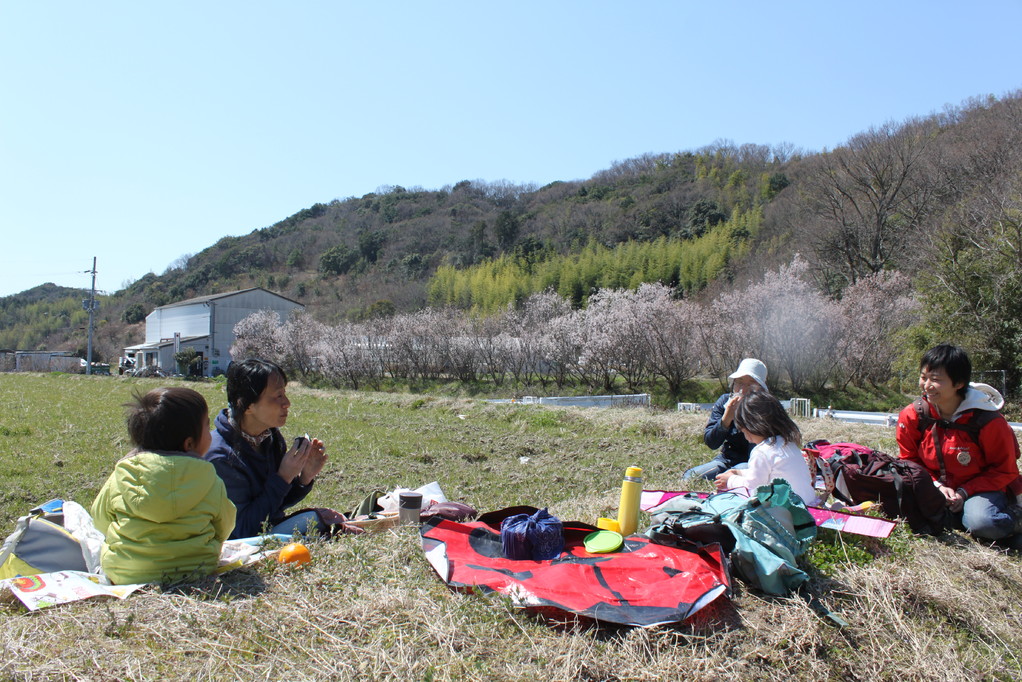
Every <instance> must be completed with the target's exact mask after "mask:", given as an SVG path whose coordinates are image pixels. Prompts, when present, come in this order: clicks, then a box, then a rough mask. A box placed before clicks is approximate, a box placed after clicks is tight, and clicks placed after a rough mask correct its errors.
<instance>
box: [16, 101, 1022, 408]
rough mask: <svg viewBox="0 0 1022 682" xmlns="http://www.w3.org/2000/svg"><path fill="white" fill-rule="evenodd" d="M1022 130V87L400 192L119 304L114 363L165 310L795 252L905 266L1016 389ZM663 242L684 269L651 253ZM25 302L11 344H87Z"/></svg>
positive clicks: (363, 310)
mask: <svg viewBox="0 0 1022 682" xmlns="http://www.w3.org/2000/svg"><path fill="white" fill-rule="evenodd" d="M1020 138H1022V93H1019V92H1015V93H1011V94H1009V95H1006V96H1004V97H1001V98H994V97H989V98H984V99H976V100H971V101H967V102H965V103H963V104H962V105H960V106H953V107H948V108H947V109H946V110H944V111H942V112H939V113H934V114H931V115H928V116H922V117H917V118H912V119H909V120H906V121H902V122H887V123H883V124H879V125H876V126H874V127H872V128H870V129H868V130H866V131H863V132H860V133H858V134H855V135H853V136H852V137H851V138H849V140H848V141H847V142H846V143H844V144H842V145H841V146H839V147H837V148H835V149H833V150H824V151H823V152H819V153H808V152H805V151H803V150H798V149H794V148H792V147H791V146H790V145H783V144H782V145H776V146H767V145H757V144H734V143H732V142H729V141H718V142H715V143H713V144H711V145H709V146H707V147H705V148H702V149H698V150H695V151H684V152H676V153H662V154H646V155H643V156H640V157H637V158H634V159H629V160H625V161H622V162H619V163H615V164H613V165H612V166H611V167H610V168H608V169H606V170H604V171H601V172H599V173H596V174H595V175H593V176H592V177H591V178H589V179H586V180H576V181H566V182H554V183H551V184H549V185H546V186H544V187H538V188H537V187H534V186H521V185H513V184H511V183H507V182H483V181H469V180H464V181H461V182H458V183H456V184H453V185H451V186H447V187H443V188H440V189H436V190H425V189H420V188H411V189H406V188H403V187H383V188H380V189H379V190H378V191H377V192H374V193H370V194H367V195H365V196H363V197H358V198H356V197H350V198H347V199H336V200H333V201H329V202H326V203H319V204H315V205H313V206H311V207H309V208H305V209H302V210H301V211H298V212H297V213H295V214H294V215H292V216H290V217H288V218H286V219H284V220H281V221H279V222H277V223H275V224H273V225H270V226H269V227H264V228H260V229H256V230H254V231H253V232H251V233H250V234H248V235H245V236H241V237H224V238H222V239H220V240H219V241H218V242H217V243H216V244H214V245H212V246H211V247H209V248H208V249H205V250H204V251H202V252H201V253H198V254H195V255H190V256H185V257H182V258H181V259H179V260H178V261H177V262H175V263H174V265H173V266H172V267H170V268H169V269H168V270H167V271H166V272H164V273H163V274H161V275H156V274H153V273H150V274H148V275H146V276H144V277H142V278H141V279H139V280H138V281H137V282H135V283H133V284H131V285H130V286H128V287H127V288H126V289H124V290H122V291H120V292H116V293H115V294H113V295H111V296H108V297H105V298H104V300H103V306H102V307H101V310H100V315H99V319H97V329H98V330H99V331H98V332H97V334H98V335H99V339H98V341H97V348H98V349H99V352H100V355H101V358H99V359H103V357H106V358H109V357H111V356H113V355H116V354H117V353H118V352H119V349H120V347H123V346H124V345H127V344H130V343H136V342H138V341H140V340H141V337H142V327H141V324H140V323H139V320H141V319H144V316H145V314H147V313H148V312H150V311H151V310H152V309H153V308H154V307H156V306H158V305H163V304H166V303H170V302H173V301H177V300H182V299H185V298H189V297H192V296H197V295H207V294H211V293H217V292H223V291H229V290H234V289H240V288H245V287H249V286H264V287H266V288H268V289H271V290H273V291H277V292H279V293H281V294H283V295H285V296H288V297H291V298H293V299H296V300H298V301H301V302H302V303H304V304H305V305H306V306H307V309H308V311H309V312H310V313H311V315H312V316H313V317H314V318H315V319H316V320H319V321H320V322H321V323H323V324H327V325H337V324H338V323H340V322H342V321H349V322H361V321H366V320H369V319H371V318H373V317H374V316H379V315H387V314H390V313H394V312H396V313H404V314H409V313H412V312H414V311H416V310H421V309H422V308H423V307H424V306H425V305H427V304H428V303H429V302H430V301H431V300H432V302H433V303H434V305H439V304H441V303H442V304H445V305H457V306H462V307H464V308H466V309H472V308H475V309H476V311H477V312H483V311H489V312H491V313H492V312H494V311H499V310H503V306H505V305H508V304H511V305H522V304H523V302H524V301H525V300H526V299H527V298H528V296H530V295H531V294H534V293H536V292H542V291H545V290H547V288H552V289H553V290H554V291H555V292H558V294H559V295H561V296H562V297H564V298H566V299H567V300H569V301H570V302H571V303H572V304H574V305H584V304H585V303H586V302H587V301H588V300H589V299H590V298H591V296H592V294H593V292H594V291H596V290H598V289H601V288H630V289H634V288H635V287H636V286H637V285H638V284H639V283H640V282H649V281H651V280H652V281H656V282H660V283H662V284H664V285H666V286H668V287H671V288H672V289H673V295H674V296H675V297H679V298H692V299H695V300H696V301H703V302H705V301H708V300H712V299H713V298H714V297H717V296H719V295H721V294H723V293H724V292H727V291H729V290H731V289H733V288H735V287H739V288H741V287H744V286H745V285H746V284H747V283H748V282H750V281H754V280H756V279H758V278H759V277H760V276H761V275H762V274H763V273H764V272H766V271H768V270H776V269H777V268H778V267H779V266H781V265H786V264H789V263H790V262H791V260H792V257H793V255H794V253H795V252H796V251H797V252H799V253H800V254H801V255H802V257H803V258H804V259H805V261H806V267H807V273H808V274H807V276H808V278H809V281H810V282H811V283H812V284H813V286H814V287H815V288H816V289H817V290H818V291H819V292H820V293H821V295H824V296H825V297H828V298H829V299H830V300H834V301H838V302H839V301H841V300H842V297H843V296H844V295H845V291H846V290H847V289H848V288H849V287H851V286H853V285H855V284H857V283H858V282H859V281H860V280H862V279H863V278H866V277H870V276H872V275H875V274H877V273H884V272H898V273H901V274H902V275H904V276H905V278H906V279H905V280H904V281H905V285H904V288H905V292H906V293H913V294H914V295H916V296H917V297H918V299H919V301H920V302H921V303H922V308H921V315H922V318H921V322H920V324H919V325H918V326H917V327H916V328H915V330H914V331H913V332H912V333H911V334H909V338H910V339H911V343H912V344H913V345H914V346H916V347H917V348H922V347H923V346H925V345H926V344H928V343H931V342H933V341H936V340H943V339H948V340H953V341H955V342H957V343H961V344H963V345H965V346H966V347H968V348H969V350H970V351H971V352H972V353H973V354H974V357H975V359H976V360H977V363H978V364H982V365H984V366H986V367H989V368H997V369H1004V370H1006V371H1007V372H1008V373H1009V388H1014V387H1017V386H1018V379H1019V373H1018V367H1019V365H1020V364H1022V332H1020V331H1019V330H1020V329H1022V281H1020V278H1022V268H1020V265H1022V264H1020V262H1019V261H1020V258H1022V256H1020V253H1022V219H1020V214H1022V199H1020V197H1022V144H1020V143H1022V139H1020ZM741 221H745V222H747V223H749V225H748V226H746V227H744V228H742V227H741V226H739V225H738V223H739V222H741ZM651 244H657V245H659V248H660V250H661V251H666V252H670V253H671V254H672V255H671V258H672V259H676V260H672V262H670V263H665V262H658V261H657V260H656V259H655V258H651V257H646V256H642V255H640V254H641V253H642V252H643V251H646V253H647V254H648V253H650V252H651V250H650V245H651ZM101 262H102V259H101ZM429 291H432V299H430V297H429V296H430V294H429ZM27 293H29V292H26V294H27ZM53 295H54V296H57V295H58V294H57V293H55V292H54V293H53ZM65 297H66V296H65ZM80 298H81V296H80V295H75V299H76V300H75V305H78V304H79V302H80ZM50 300H51V302H52V301H54V300H56V299H50ZM26 301H28V298H27V297H26V298H23V295H18V296H14V297H7V298H6V299H3V300H2V301H0V316H2V320H0V330H2V333H3V334H4V336H3V337H2V338H0V345H2V346H10V347H22V348H33V347H48V348H51V349H68V345H70V344H73V347H79V346H80V345H81V343H80V340H81V331H80V329H77V327H78V326H79V323H78V321H77V320H71V319H68V322H67V323H66V324H62V326H60V327H57V326H55V325H52V324H44V323H43V320H42V315H43V312H45V311H42V310H41V309H40V308H36V309H34V310H31V311H29V312H28V315H27V316H26V315H22V314H21V313H22V312H25V310H24V309H25V308H26V307H27V306H28V303H27V302H26ZM31 302H33V303H35V302H38V301H36V300H35V298H32V300H31Z"/></svg>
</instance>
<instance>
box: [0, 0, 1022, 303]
mask: <svg viewBox="0 0 1022 682" xmlns="http://www.w3.org/2000/svg"><path fill="white" fill-rule="evenodd" d="M1019 26H1022V2H1018V0H1012V1H1004V0H1002V1H1000V2H997V1H994V2H983V3H977V4H974V5H972V6H970V7H969V9H966V6H965V5H962V4H961V3H951V2H943V1H939V0H938V1H929V2H916V1H907V2H874V1H872V0H868V1H865V2H857V3H835V2H820V1H819V0H817V1H815V2H788V3H763V2H728V3H708V2H698V3H697V2H681V1H680V0H679V1H676V2H663V1H650V2H630V3H626V2H603V1H600V0H589V1H587V2H575V1H571V2H550V1H549V0H547V1H546V2H534V1H532V0H523V1H519V2H514V3H497V2H431V3H427V2H388V3H384V2H362V3H354V2H342V1H340V0H335V1H333V2H314V1H309V2H294V3H283V2H262V1H258V0H255V1H247V2H235V1H231V0H227V1H217V2H191V1H185V2H174V3H169V2H166V3H157V2H144V3H140V2H130V3H129V2H101V3H83V2H80V1H78V2H65V1H59V0H58V1H54V2H16V1H13V0H0V230H2V234H3V243H4V248H3V249H2V251H0V296H5V295H9V294H12V293H17V292H20V291H23V290H25V289H29V288H31V287H33V286H36V285H38V284H42V283H44V282H55V283H57V284H61V285H65V286H79V287H88V286H89V284H90V276H89V275H88V274H86V273H85V271H87V270H89V269H90V268H91V265H92V258H93V256H96V257H97V258H98V263H97V265H98V276H97V280H96V283H97V287H98V288H99V289H101V290H104V291H108V292H113V291H116V290H118V289H121V288H122V287H123V286H124V285H125V284H126V283H129V282H131V281H134V280H136V279H138V278H139V277H141V276H143V275H144V274H146V273H147V272H150V271H152V272H156V273H157V274H159V273H162V272H163V271H164V270H165V269H166V268H167V267H168V265H170V264H171V263H172V262H174V261H176V260H178V259H179V258H180V257H181V256H183V255H186V254H192V253H196V252H198V251H201V250H202V249H204V248H206V247H208V246H210V245H212V244H214V243H215V242H216V241H217V240H218V239H219V238H220V237H222V236H225V235H241V234H246V233H248V232H251V231H252V230H255V229H258V228H261V227H266V226H268V225H271V224H273V223H275V222H276V221H278V220H280V219H282V218H285V217H287V216H289V215H291V214H293V213H295V212H296V211H298V210H300V209H302V208H305V207H308V206H310V205H312V204H314V203H316V202H329V201H331V200H333V199H344V198H346V197H350V196H361V195H363V194H366V193H368V192H372V191H374V190H375V189H377V188H378V187H381V186H386V185H402V186H404V187H424V188H430V189H432V188H439V187H443V186H445V185H452V184H454V183H456V182H458V181H460V180H465V179H468V180H475V179H482V180H488V181H495V180H508V181H511V182H515V183H538V184H545V183H547V182H551V181H553V180H575V179H584V178H588V177H590V176H591V175H592V174H593V173H595V172H597V171H599V170H602V169H604V168H607V167H609V166H610V165H611V164H612V163H613V162H614V161H620V160H624V159H628V158H632V157H635V156H639V155H641V154H644V153H647V152H653V153H661V152H675V151H682V150H694V149H698V148H700V147H703V146H705V145H708V144H710V143H712V142H714V141H715V140H718V139H729V140H732V141H734V142H736V143H738V144H742V143H746V142H752V143H757V144H767V145H775V144H779V143H784V142H787V143H791V144H793V145H795V146H796V147H800V148H803V149H805V150H807V151H818V150H820V149H823V148H826V147H835V146H838V145H840V144H841V143H842V142H844V141H846V140H847V139H848V138H849V137H851V136H852V135H854V134H856V133H858V132H861V131H862V130H865V129H867V128H869V127H870V126H871V125H879V124H882V123H884V122H886V121H891V120H893V121H902V120H904V119H906V118H908V117H910V116H916V115H926V114H929V113H932V112H935V111H939V110H941V109H943V108H944V107H945V106H946V105H949V104H950V105H958V104H961V103H962V102H963V101H964V100H966V99H968V98H970V97H975V96H983V97H985V96H987V95H995V96H1000V95H1004V94H1006V93H1009V92H1012V91H1015V90H1017V89H1019V88H1022V69H1020V68H1019V66H1020V63H1022V59H1020V58H1019V56H1018V53H1017V43H1018V37H1017V32H1018V27H1019Z"/></svg>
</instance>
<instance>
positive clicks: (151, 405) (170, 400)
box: [125, 387, 209, 452]
mask: <svg viewBox="0 0 1022 682" xmlns="http://www.w3.org/2000/svg"><path fill="white" fill-rule="evenodd" d="M132 398H133V400H132V402H130V403H128V404H127V405H126V406H125V407H127V408H128V418H127V422H128V435H129V436H130V437H131V442H132V443H134V444H135V446H136V447H139V448H142V449H143V450H164V451H171V452H176V451H181V450H184V444H185V441H186V440H188V439H189V438H193V439H196V441H198V440H199V439H201V438H202V429H203V427H204V425H205V421H204V418H206V417H209V407H208V406H207V405H206V399H205V398H203V397H202V395H201V394H200V393H198V392H196V391H193V390H192V389H190V388H176V387H175V388H154V389H153V390H151V391H149V392H148V393H146V394H145V395H139V394H138V393H136V394H135V395H134V396H132Z"/></svg>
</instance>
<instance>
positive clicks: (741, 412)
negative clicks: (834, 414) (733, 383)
mask: <svg viewBox="0 0 1022 682" xmlns="http://www.w3.org/2000/svg"><path fill="white" fill-rule="evenodd" d="M735 426H737V427H738V428H739V429H745V430H746V431H748V432H749V433H752V434H755V435H757V436H762V437H763V438H770V437H772V436H780V437H781V438H783V439H784V440H786V441H788V442H789V443H794V444H795V445H798V446H801V445H802V432H801V431H799V430H798V426H797V425H796V424H795V422H794V421H792V419H791V417H790V416H788V413H787V412H786V411H785V409H784V407H783V406H782V405H781V401H779V400H778V399H777V398H775V397H774V396H772V395H770V394H769V393H766V392H765V391H753V392H752V393H749V394H748V395H746V396H744V397H743V398H742V399H741V400H739V401H738V409H737V410H735Z"/></svg>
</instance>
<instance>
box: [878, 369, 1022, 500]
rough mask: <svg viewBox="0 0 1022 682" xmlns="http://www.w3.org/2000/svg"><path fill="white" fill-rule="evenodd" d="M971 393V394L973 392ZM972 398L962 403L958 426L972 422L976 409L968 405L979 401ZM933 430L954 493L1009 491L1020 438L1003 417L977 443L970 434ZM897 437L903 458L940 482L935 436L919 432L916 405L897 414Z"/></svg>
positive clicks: (933, 411) (1015, 473) (934, 413)
mask: <svg viewBox="0 0 1022 682" xmlns="http://www.w3.org/2000/svg"><path fill="white" fill-rule="evenodd" d="M969 391H970V393H971V392H972V391H973V389H971V388H970V389H969ZM971 397H972V396H971V395H970V396H969V397H967V398H966V400H965V401H964V402H963V403H962V407H964V408H966V409H962V408H959V412H958V413H956V414H955V415H954V419H953V421H954V422H955V423H959V424H965V423H968V421H969V420H970V419H972V417H973V415H974V413H975V408H971V409H970V408H969V405H971V404H975V403H976V402H977V401H975V400H970V399H969V398H971ZM924 405H926V406H927V407H929V409H930V414H931V415H932V416H933V417H934V418H936V419H939V415H938V414H937V411H936V409H935V408H934V407H933V406H932V405H930V404H929V403H924ZM931 428H932V429H940V434H939V435H940V437H941V442H942V443H943V451H944V466H945V470H946V472H947V480H946V481H944V482H943V483H944V485H946V486H947V487H949V488H952V489H954V490H957V489H958V488H962V489H963V490H965V492H966V494H967V495H970V496H971V495H975V494H976V493H985V492H1000V491H1004V490H1007V488H1008V486H1009V484H1011V483H1012V482H1013V481H1015V479H1017V478H1018V475H1019V473H1018V463H1017V462H1016V460H1017V459H1018V456H1019V447H1018V439H1017V438H1015V432H1014V431H1012V429H1011V426H1009V425H1008V422H1007V420H1006V419H1005V418H1004V417H1003V416H1001V415H998V416H997V417H996V418H995V419H993V420H992V421H991V422H990V423H988V424H987V425H986V426H984V427H983V428H982V430H981V431H980V432H979V443H978V444H977V443H976V441H975V440H973V437H972V435H971V434H969V433H968V432H967V431H963V430H961V429H946V428H941V427H940V425H938V424H934V425H933V426H932V427H931ZM896 435H897V439H898V449H899V451H900V453H899V454H900V456H901V458H902V459H909V460H912V461H914V462H918V463H919V464H922V465H923V466H924V467H926V469H927V470H928V471H929V472H930V475H931V476H932V477H933V480H934V481H937V480H938V479H939V478H940V462H939V461H938V459H937V450H936V446H935V445H934V443H933V434H932V433H931V432H930V431H927V433H926V434H925V435H924V434H922V433H920V431H919V414H918V413H917V412H916V408H915V406H914V405H909V406H908V407H906V408H905V409H903V410H902V411H901V414H899V415H898V428H897V434H896Z"/></svg>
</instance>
